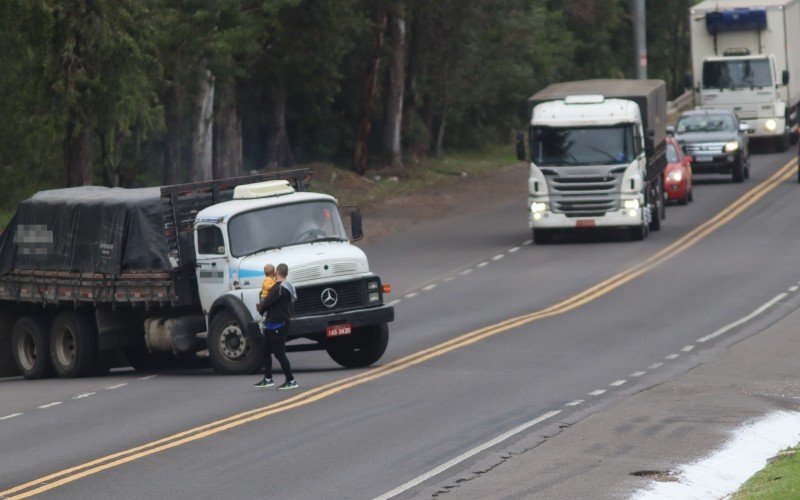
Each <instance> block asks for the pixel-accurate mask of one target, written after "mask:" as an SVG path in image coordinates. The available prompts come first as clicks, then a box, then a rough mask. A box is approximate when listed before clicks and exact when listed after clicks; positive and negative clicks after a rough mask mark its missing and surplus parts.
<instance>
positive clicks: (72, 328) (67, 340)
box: [50, 311, 97, 378]
mask: <svg viewBox="0 0 800 500" xmlns="http://www.w3.org/2000/svg"><path fill="white" fill-rule="evenodd" d="M50 359H51V361H52V362H53V369H54V370H55V372H56V374H57V375H58V376H59V377H61V378H77V377H85V376H87V375H89V374H91V372H92V369H93V368H94V366H95V361H96V360H97V334H96V333H95V331H94V328H92V324H91V323H90V322H89V319H88V318H87V317H86V316H85V315H84V314H82V313H80V312H77V311H74V312H73V311H69V312H62V313H61V314H59V315H58V316H56V318H55V319H54V320H53V324H52V326H51V327H50Z"/></svg>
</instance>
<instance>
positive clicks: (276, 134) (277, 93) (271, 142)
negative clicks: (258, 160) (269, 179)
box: [267, 83, 294, 169]
mask: <svg viewBox="0 0 800 500" xmlns="http://www.w3.org/2000/svg"><path fill="white" fill-rule="evenodd" d="M269 101H270V106H269V116H268V117H267V168H268V169H278V168H280V167H287V166H289V165H293V164H294V156H293V155H292V148H291V146H290V144H289V134H288V133H287V132H286V89H285V88H284V86H283V83H280V84H279V85H278V86H277V87H276V88H275V89H274V90H273V92H272V94H271V95H270V97H269Z"/></svg>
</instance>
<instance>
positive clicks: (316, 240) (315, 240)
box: [306, 236, 347, 243]
mask: <svg viewBox="0 0 800 500" xmlns="http://www.w3.org/2000/svg"><path fill="white" fill-rule="evenodd" d="M318 241H347V240H346V239H344V238H342V237H340V236H325V237H323V238H316V239H313V240H311V241H308V242H306V243H317V242H318Z"/></svg>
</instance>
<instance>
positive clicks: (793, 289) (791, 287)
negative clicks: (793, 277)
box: [789, 286, 800, 292]
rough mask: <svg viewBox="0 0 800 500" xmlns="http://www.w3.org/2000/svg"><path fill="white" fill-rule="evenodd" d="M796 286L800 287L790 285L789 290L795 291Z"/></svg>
mask: <svg viewBox="0 0 800 500" xmlns="http://www.w3.org/2000/svg"><path fill="white" fill-rule="evenodd" d="M798 288H800V287H798V286H790V287H789V291H790V292H796V291H797V289H798Z"/></svg>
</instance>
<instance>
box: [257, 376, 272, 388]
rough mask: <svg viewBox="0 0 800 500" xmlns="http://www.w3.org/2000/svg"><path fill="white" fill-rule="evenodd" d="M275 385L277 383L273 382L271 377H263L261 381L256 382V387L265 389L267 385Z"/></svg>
mask: <svg viewBox="0 0 800 500" xmlns="http://www.w3.org/2000/svg"><path fill="white" fill-rule="evenodd" d="M273 385H275V382H273V381H272V379H271V378H263V379H261V382H259V383H257V384H256V387H258V388H259V389H263V388H265V387H272V386H273Z"/></svg>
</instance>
